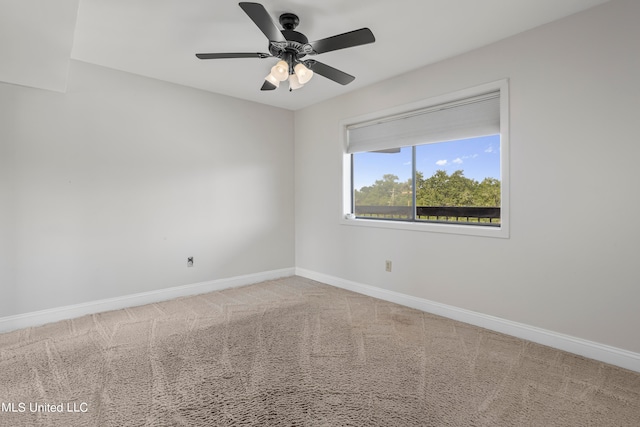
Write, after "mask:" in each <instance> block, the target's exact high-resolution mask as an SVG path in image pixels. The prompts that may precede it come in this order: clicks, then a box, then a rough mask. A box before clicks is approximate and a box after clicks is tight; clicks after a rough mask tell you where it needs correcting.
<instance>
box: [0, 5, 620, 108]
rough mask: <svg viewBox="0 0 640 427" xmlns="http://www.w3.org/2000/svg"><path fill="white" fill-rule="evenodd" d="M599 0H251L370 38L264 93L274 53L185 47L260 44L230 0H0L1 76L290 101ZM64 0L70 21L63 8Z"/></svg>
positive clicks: (312, 26) (307, 30)
mask: <svg viewBox="0 0 640 427" xmlns="http://www.w3.org/2000/svg"><path fill="white" fill-rule="evenodd" d="M606 1H608V0H394V1H390V0H348V1H347V0H322V1H318V0H315V1H311V0H260V2H261V3H262V4H263V5H264V6H265V8H266V9H267V11H269V12H270V14H271V16H272V18H273V19H274V21H276V22H277V20H278V17H279V16H280V14H281V13H283V12H293V13H295V14H297V15H298V16H299V17H300V25H299V26H298V28H297V29H296V30H297V31H300V32H302V33H304V34H305V35H306V36H307V37H308V38H309V40H318V39H322V38H325V37H329V36H332V35H335V34H339V33H344V32H347V31H351V30H354V29H358V28H362V27H369V28H370V29H371V30H372V31H373V33H374V35H375V37H376V42H375V43H374V44H369V45H364V46H359V47H355V48H350V49H344V50H340V51H335V52H329V53H325V54H322V55H318V56H317V57H316V58H317V59H318V60H319V61H322V62H324V63H326V64H328V65H331V66H333V67H335V68H338V69H340V70H343V71H345V72H347V73H349V74H352V75H355V76H356V80H355V81H354V82H353V83H351V84H349V85H348V86H342V85H339V84H337V83H335V82H332V81H330V80H327V79H325V78H323V77H321V76H314V78H313V79H312V80H311V81H310V82H309V83H308V84H307V85H306V86H305V87H304V88H303V89H301V90H298V91H295V92H289V91H288V90H287V89H286V88H285V87H284V86H285V85H283V87H281V88H280V89H278V90H276V91H268V92H263V91H260V90H259V89H260V86H261V85H262V81H263V79H264V77H265V76H266V75H267V74H268V73H269V69H270V68H271V66H272V65H273V64H274V63H275V62H276V60H275V59H273V58H269V59H222V60H199V59H197V58H196V57H195V53H206V52H268V44H267V39H266V37H265V36H264V35H263V34H262V32H261V31H260V30H259V29H258V28H257V27H256V26H255V24H254V23H253V22H252V21H251V20H250V19H249V17H248V16H247V15H246V14H245V13H244V12H243V10H242V9H241V8H240V7H239V6H238V2H237V1H232V0H56V1H55V2H53V1H51V0H0V16H2V18H0V58H3V60H4V59H6V58H8V61H5V62H2V63H1V64H0V80H2V81H6V82H10V83H17V84H24V85H29V86H35V87H42V88H45V89H53V90H64V89H60V83H61V82H62V83H64V84H66V81H65V80H64V79H66V72H65V73H61V71H66V68H64V67H68V61H69V58H72V59H76V60H80V61H85V62H89V63H93V64H97V65H101V66H105V67H109V68H114V69H117V70H122V71H127V72H130V73H135V74H139V75H143V76H147V77H152V78H156V79H160V80H165V81H168V82H174V83H178V84H181V85H186V86H191V87H194V88H199V89H203V90H207V91H211V92H216V93H221V94H225V95H229V96H234V97H238V98H242V99H247V100H251V101H256V102H260V103H264V104H270V105H274V106H278V107H282V108H287V109H292V110H296V109H299V108H303V107H305V106H308V105H311V104H314V103H317V102H320V101H322V100H325V99H328V98H331V97H334V96H337V95H340V94H343V93H346V92H348V91H351V90H354V89H357V88H360V87H363V86H366V85H370V84H372V83H375V82H377V81H380V80H383V79H386V78H389V77H392V76H394V75H398V74H402V73H404V72H407V71H410V70H413V69H416V68H419V67H422V66H425V65H427V64H431V63H434V62H437V61H440V60H442V59H445V58H448V57H452V56H455V55H458V54H461V53H464V52H467V51H470V50H473V49H476V48H478V47H481V46H484V45H487V44H489V43H492V42H495V41H498V40H500V39H504V38H506V37H509V36H511V35H514V34H517V33H520V32H522V31H526V30H528V29H531V28H534V27H537V26H540V25H543V24H545V23H548V22H551V21H554V20H556V19H560V18H562V17H565V16H568V15H571V14H573V13H577V12H579V11H581V10H584V9H587V8H590V7H593V6H596V5H598V4H601V3H605V2H606ZM52 4H55V5H56V6H57V7H53V6H51V5H52ZM61 4H64V5H65V7H64V8H59V7H60V5H61ZM74 7H77V19H73V18H75V16H70V13H69V10H73V9H74ZM74 30H75V31H74ZM72 31H74V33H73V36H70V34H71V32H72ZM7 63H8V65H7ZM25 76H27V77H29V78H25ZM61 76H62V77H61ZM52 78H53V79H54V80H55V81H54V82H53V83H52V82H51V81H50V80H51V79H52ZM64 84H63V85H62V87H63V88H64V87H65V86H64Z"/></svg>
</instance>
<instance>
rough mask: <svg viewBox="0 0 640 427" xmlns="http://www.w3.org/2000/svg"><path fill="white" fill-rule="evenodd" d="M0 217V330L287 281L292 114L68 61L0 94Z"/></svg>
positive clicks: (6, 87) (290, 235) (291, 240)
mask: <svg viewBox="0 0 640 427" xmlns="http://www.w3.org/2000/svg"><path fill="white" fill-rule="evenodd" d="M273 123H278V128H277V131H272V130H273ZM265 129H268V130H269V131H268V132H265ZM0 206H1V209H0V284H1V289H0V295H1V296H0V317H3V316H9V315H13V314H19V313H27V312H32V311H36V310H41V309H47V308H54V307H60V306H64V305H70V304H77V303H81V302H86V301H93V300H99V299H103V298H110V297H118V296H123V295H129V294H133V293H138V292H145V291H152V290H158V289H163V288H168V287H173V286H179V285H185V284H193V283H198V282H202V281H208V280H213V279H218V278H226V277H233V276H238V275H244V274H250V273H257V272H263V271H269V270H276V269H281V268H288V267H293V265H294V247H293V245H294V237H293V232H294V226H293V219H294V211H293V113H292V112H291V111H287V110H281V109H277V108H272V107H267V106H263V105H259V104H255V103H251V102H245V101H241V100H237V99H233V98H229V97H225V96H220V95H215V94H211V93H206V92H202V91H198V90H194V89H189V88H185V87H181V86H176V85H172V84H168V83H163V82H160V81H156V80H152V79H147V78H142V77H138V76H135V75H131V74H126V73H121V72H118V71H114V70H109V69H105V68H101V67H98V66H93V65H89V64H86V63H82V62H77V61H72V62H71V68H70V75H69V87H68V90H67V92H66V93H65V94H61V93H55V92H49V91H44V90H38V89H31V88H25V87H20V86H14V85H8V84H2V83H0ZM188 256H193V257H195V266H194V267H193V268H187V267H186V261H187V257H188Z"/></svg>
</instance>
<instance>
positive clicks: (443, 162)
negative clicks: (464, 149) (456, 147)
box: [436, 160, 449, 166]
mask: <svg viewBox="0 0 640 427" xmlns="http://www.w3.org/2000/svg"><path fill="white" fill-rule="evenodd" d="M447 163H449V162H447V161H446V160H438V161H437V162H436V165H438V166H446V165H447Z"/></svg>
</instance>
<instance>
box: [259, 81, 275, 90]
mask: <svg viewBox="0 0 640 427" xmlns="http://www.w3.org/2000/svg"><path fill="white" fill-rule="evenodd" d="M276 88H277V86H276V85H274V84H273V83H271V82H268V81H266V80H265V81H264V83H262V87H261V88H260V90H275V89H276Z"/></svg>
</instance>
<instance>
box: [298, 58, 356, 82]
mask: <svg viewBox="0 0 640 427" xmlns="http://www.w3.org/2000/svg"><path fill="white" fill-rule="evenodd" d="M304 64H305V65H306V66H307V67H308V68H310V69H311V71H313V72H314V73H318V74H320V75H321V76H323V77H326V78H328V79H329V80H333V81H334V82H336V83H340V84H341V85H347V84H349V83H351V82H352V81H353V80H354V79H355V77H354V76H352V75H351V74H347V73H345V72H344V71H340V70H338V69H337V68H333V67H330V66H328V65H327V64H323V63H322V62H318V61H315V60H313V59H312V60H309V61H304Z"/></svg>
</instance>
